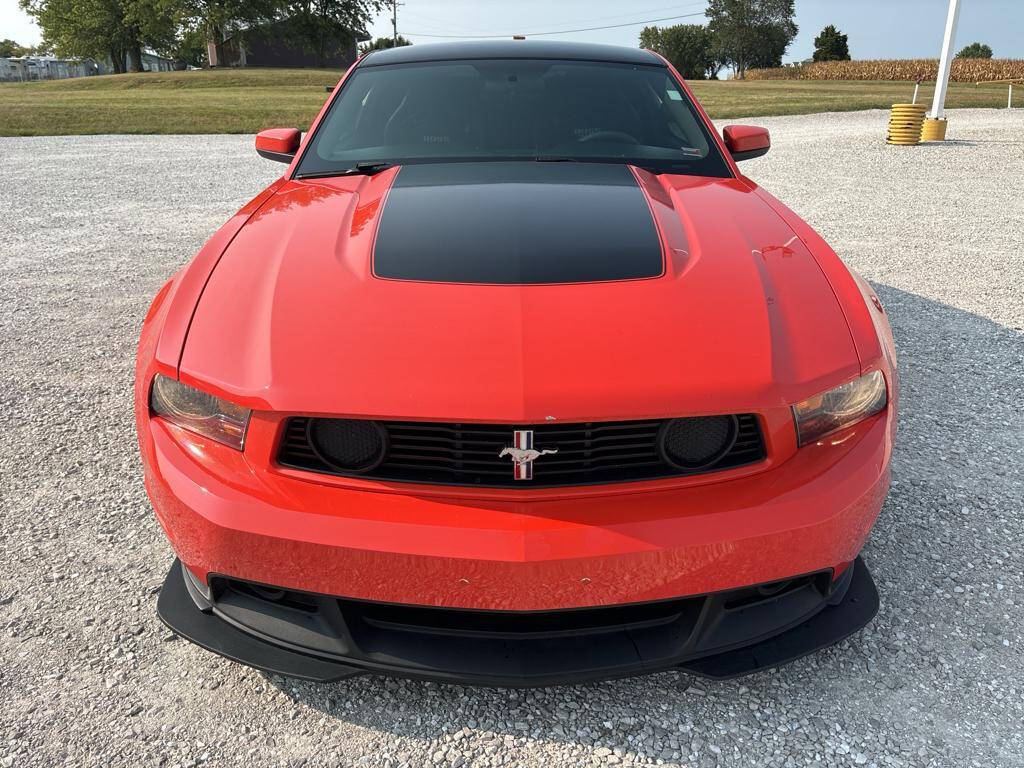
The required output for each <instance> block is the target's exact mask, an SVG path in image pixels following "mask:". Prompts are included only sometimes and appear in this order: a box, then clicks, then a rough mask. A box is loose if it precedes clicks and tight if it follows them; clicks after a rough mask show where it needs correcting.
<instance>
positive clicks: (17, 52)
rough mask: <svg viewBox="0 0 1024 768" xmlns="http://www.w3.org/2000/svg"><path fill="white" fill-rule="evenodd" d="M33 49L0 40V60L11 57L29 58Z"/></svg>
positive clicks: (28, 46) (29, 46)
mask: <svg viewBox="0 0 1024 768" xmlns="http://www.w3.org/2000/svg"><path fill="white" fill-rule="evenodd" d="M33 53H35V48H33V47H32V46H31V45H18V44H17V43H16V42H14V41H13V40H0V59H9V58H11V57H12V56H14V57H17V56H31V55H32V54H33Z"/></svg>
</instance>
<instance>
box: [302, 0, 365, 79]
mask: <svg viewBox="0 0 1024 768" xmlns="http://www.w3.org/2000/svg"><path fill="white" fill-rule="evenodd" d="M381 5H382V2H381V0H292V2H290V3H289V4H288V7H287V15H288V20H289V22H290V28H291V29H292V30H294V33H295V34H296V35H297V36H298V40H297V42H298V43H299V44H300V45H301V46H302V47H303V48H305V49H306V50H308V51H310V52H311V53H313V54H314V55H315V56H316V58H317V63H318V64H319V65H320V66H323V65H324V64H325V63H326V62H327V59H328V58H329V57H330V55H331V53H332V52H333V51H335V50H337V49H338V47H339V46H342V45H346V44H349V43H351V42H352V40H353V38H354V37H355V34H356V32H358V31H361V30H363V29H365V28H366V26H367V24H369V23H370V22H371V21H373V17H374V15H375V14H376V13H377V12H378V11H379V10H380V9H381Z"/></svg>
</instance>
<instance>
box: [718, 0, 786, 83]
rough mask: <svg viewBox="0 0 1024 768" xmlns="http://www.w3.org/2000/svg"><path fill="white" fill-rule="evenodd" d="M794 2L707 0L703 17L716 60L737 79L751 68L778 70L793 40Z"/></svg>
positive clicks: (774, 0) (782, 0)
mask: <svg viewBox="0 0 1024 768" xmlns="http://www.w3.org/2000/svg"><path fill="white" fill-rule="evenodd" d="M793 2H794V0H708V7H707V10H706V11H705V14H706V15H707V17H708V29H709V30H710V31H711V35H712V39H713V40H714V50H715V57H716V58H717V59H719V60H720V61H723V62H725V63H727V64H731V65H732V66H733V68H734V69H735V70H736V77H738V78H743V76H744V75H745V74H746V71H747V69H748V68H750V67H778V66H781V64H782V56H783V55H784V54H785V52H786V48H788V47H789V44H790V43H791V42H792V41H793V38H794V37H796V33H797V26H796V22H795V21H794V20H793V18H794V16H795V10H794V7H793Z"/></svg>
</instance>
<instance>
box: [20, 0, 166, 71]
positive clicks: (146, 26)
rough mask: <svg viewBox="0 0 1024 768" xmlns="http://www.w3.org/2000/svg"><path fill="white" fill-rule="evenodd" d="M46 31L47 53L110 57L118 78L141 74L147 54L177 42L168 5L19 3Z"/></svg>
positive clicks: (75, 0)
mask: <svg viewBox="0 0 1024 768" xmlns="http://www.w3.org/2000/svg"><path fill="white" fill-rule="evenodd" d="M19 2H20V5H21V7H22V9H24V10H25V12H26V13H28V14H29V15H30V16H33V17H34V18H35V20H36V23H37V24H39V27H40V29H42V31H43V47H44V48H46V49H47V50H53V51H54V53H56V54H57V55H58V56H64V57H67V58H95V59H104V58H107V57H109V58H110V61H111V64H112V66H113V67H114V71H115V72H123V71H125V66H124V62H125V59H126V58H127V60H128V67H127V68H128V70H129V71H136V72H138V71H140V70H141V69H142V48H143V47H144V46H145V47H148V48H154V49H159V48H161V47H164V46H166V45H167V44H168V43H169V42H170V41H172V40H173V39H174V32H175V19H174V16H173V14H172V13H170V12H169V10H168V8H167V7H166V6H165V3H166V0H19Z"/></svg>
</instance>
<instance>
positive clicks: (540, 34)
mask: <svg viewBox="0 0 1024 768" xmlns="http://www.w3.org/2000/svg"><path fill="white" fill-rule="evenodd" d="M703 15H704V11H698V12H697V13H684V14H681V15H679V16H663V17H662V18H660V19H644V20H643V21H630V22H627V23H625V24H607V25H605V26H602V27H583V28H580V29H559V30H555V31H552V32H527V33H525V36H526V37H543V36H545V35H567V34H570V33H572V32H595V31H597V30H599V29H618V28H619V27H636V26H639V25H640V24H653V23H654V22H656V21H674V20H675V19H687V18H690V17H691V16H703ZM403 34H405V35H410V36H415V37H436V38H445V39H458V40H481V39H484V38H498V37H500V38H505V37H511V36H512V35H430V34H426V33H424V32H408V31H403Z"/></svg>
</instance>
